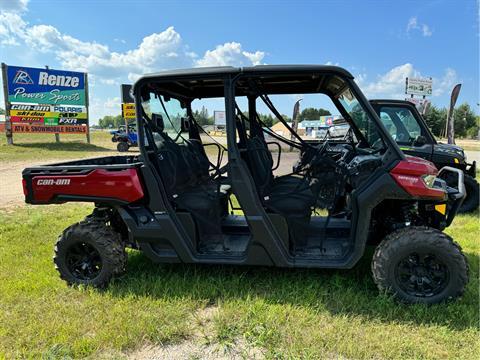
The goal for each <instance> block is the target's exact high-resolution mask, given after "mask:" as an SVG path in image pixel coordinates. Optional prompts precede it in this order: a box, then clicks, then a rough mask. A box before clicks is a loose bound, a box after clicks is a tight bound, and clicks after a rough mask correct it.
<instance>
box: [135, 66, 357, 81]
mask: <svg viewBox="0 0 480 360" xmlns="http://www.w3.org/2000/svg"><path fill="white" fill-rule="evenodd" d="M259 72H265V73H267V72H268V73H285V72H292V73H294V72H336V73H338V74H341V75H343V76H346V77H350V78H352V79H353V76H352V74H350V72H348V71H347V70H345V69H344V68H341V67H339V66H331V65H255V66H245V67H233V66H210V67H198V68H187V69H175V70H165V71H160V72H156V73H151V74H146V75H143V76H142V77H140V79H138V81H137V82H140V81H142V79H153V78H158V79H163V78H172V77H186V76H212V75H220V76H221V75H228V74H240V73H246V74H247V73H259Z"/></svg>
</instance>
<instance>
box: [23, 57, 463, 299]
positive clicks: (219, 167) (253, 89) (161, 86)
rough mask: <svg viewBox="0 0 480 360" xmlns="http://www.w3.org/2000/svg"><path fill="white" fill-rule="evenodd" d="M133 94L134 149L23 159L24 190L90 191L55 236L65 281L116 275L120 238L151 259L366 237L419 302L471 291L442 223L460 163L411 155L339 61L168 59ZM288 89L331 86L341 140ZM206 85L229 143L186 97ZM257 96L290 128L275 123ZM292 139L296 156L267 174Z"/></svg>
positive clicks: (295, 255) (279, 258) (270, 251)
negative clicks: (323, 131)
mask: <svg viewBox="0 0 480 360" xmlns="http://www.w3.org/2000/svg"><path fill="white" fill-rule="evenodd" d="M134 94H135V103H136V111H137V125H138V135H139V147H140V151H141V155H140V156H116V157H103V158H95V159H87V160H80V161H73V162H65V163H60V164H56V165H50V166H41V167H35V168H28V169H25V170H24V171H23V183H24V191H25V196H26V202H28V203H31V204H51V203H64V202H67V201H90V202H94V203H95V204H96V208H95V211H94V212H93V213H92V214H91V215H90V216H88V217H87V218H86V219H85V220H84V221H82V222H80V223H77V224H74V225H72V226H70V227H69V228H67V229H66V230H65V231H64V232H63V234H62V235H61V236H60V238H59V240H58V242H57V245H56V247H55V258H54V261H55V265H56V267H57V269H58V271H59V273H60V276H61V278H62V279H64V280H65V281H66V282H67V283H69V284H88V285H94V286H98V287H102V286H105V285H107V284H108V282H109V281H110V279H111V278H112V276H115V275H117V274H119V273H121V272H123V271H124V270H125V265H126V261H127V254H126V252H125V248H126V247H131V248H135V249H140V250H141V251H142V252H143V253H144V254H145V255H146V256H148V257H149V258H151V259H152V260H154V261H156V262H169V263H172V262H185V263H201V264H232V265H262V266H279V267H302V268H306V267H308V268H343V269H348V268H352V267H353V266H355V264H356V263H357V262H358V261H359V259H360V258H361V257H362V256H363V255H364V252H365V247H366V245H367V244H372V245H375V246H376V251H375V254H374V256H373V260H372V272H373V278H374V281H375V283H376V284H377V285H378V287H379V289H380V290H381V291H387V292H389V293H391V294H393V295H394V296H395V297H396V298H397V299H399V300H401V301H404V302H411V303H414V302H420V303H437V302H439V301H443V300H447V299H451V298H455V297H458V296H459V295H461V294H462V293H463V291H464V289H465V285H466V283H467V281H468V265H467V262H466V259H465V257H464V255H463V254H462V252H461V249H460V247H459V246H458V245H457V244H456V243H454V242H453V241H452V239H451V238H450V237H449V236H448V235H446V234H444V233H443V232H442V230H443V229H444V228H445V227H446V226H448V225H450V223H451V222H452V220H453V218H454V217H455V214H456V212H457V210H458V208H459V206H460V205H461V202H462V200H463V198H464V194H465V190H464V185H463V173H462V172H461V171H459V170H457V169H452V168H443V169H442V170H441V172H442V173H443V172H452V173H454V174H456V176H457V184H456V187H455V188H451V187H448V186H446V184H445V182H444V181H443V180H440V179H439V178H437V175H438V171H437V169H436V168H435V166H434V165H433V164H432V163H430V162H428V161H425V160H423V159H419V158H413V157H405V155H404V154H403V153H402V152H401V151H400V149H399V148H398V146H397V144H396V143H395V141H394V140H393V139H392V138H391V136H390V135H389V134H388V133H387V131H386V129H385V127H384V126H383V125H382V123H381V121H380V119H379V118H378V116H377V115H376V114H375V111H374V110H373V108H372V107H371V105H370V104H369V102H368V101H367V100H366V98H365V97H364V95H363V94H362V92H361V91H360V89H359V88H358V87H357V85H356V84H355V82H354V80H353V77H352V75H351V74H350V73H348V72H347V71H346V70H344V69H342V68H339V67H333V66H315V65H312V66H307V65H305V66H295V65H294V66H255V67H247V68H234V67H217V68H203V69H201V68H200V69H187V70H175V71H167V72H162V73H158V74H152V75H147V76H144V77H142V78H140V79H139V80H138V81H137V82H136V84H135V85H134ZM293 94H306V95H305V96H313V95H319V94H320V95H323V96H324V97H325V98H327V99H330V101H331V102H332V103H333V104H334V106H336V108H337V109H338V112H339V113H340V114H341V115H342V117H343V118H344V119H346V121H348V123H349V125H350V128H351V131H350V134H349V136H348V137H347V138H346V140H345V141H343V142H333V141H328V140H327V141H324V142H323V143H321V144H311V143H307V142H306V141H304V139H302V137H301V136H299V135H298V134H297V133H296V132H295V131H294V130H293V129H292V128H291V127H290V125H289V124H288V123H287V122H286V121H285V120H284V118H283V117H282V115H281V114H280V112H279V111H278V110H277V109H276V107H275V106H274V104H273V101H274V100H275V99H277V98H278V97H280V96H282V95H285V97H284V99H285V98H286V99H287V100H285V101H288V100H290V101H292V99H295V96H292V95H293ZM213 98H217V99H218V98H220V99H221V100H222V102H223V103H224V104H225V111H226V131H227V139H226V141H227V145H226V147H225V146H223V145H222V144H219V143H215V142H214V143H212V144H205V143H204V142H203V141H204V140H205V139H206V134H204V133H202V128H201V127H200V126H198V124H197V122H196V119H195V118H194V116H193V111H192V103H193V102H195V101H198V100H199V99H207V100H208V99H213ZM272 99H273V100H272ZM242 107H243V109H242ZM257 107H261V109H262V110H263V109H268V110H270V111H271V112H272V113H273V114H274V115H275V116H276V118H277V119H278V121H280V122H282V123H283V125H284V126H285V128H286V129H288V132H289V133H290V134H289V135H287V136H280V135H278V134H277V133H275V132H274V131H271V130H270V129H269V128H268V127H266V126H265V124H263V123H262V121H261V117H260V116H259V115H258V113H257ZM267 139H268V140H269V142H267ZM271 139H273V140H275V141H270V140H271ZM292 139H293V140H292ZM290 147H292V148H293V151H292V152H291V153H286V152H285V151H284V153H285V156H287V155H288V156H290V158H291V157H292V156H294V157H297V158H298V162H297V164H296V165H295V166H294V171H293V172H291V173H289V174H284V175H282V176H274V171H277V170H278V168H279V167H281V166H280V160H283V158H282V156H281V155H282V149H285V148H290ZM212 149H213V150H214V152H215V153H216V161H212V160H211V159H210V158H209V157H208V156H207V154H211V152H212ZM224 152H226V153H227V155H228V156H227V159H223V156H222V155H223V153H224ZM272 155H275V158H276V160H275V161H274V159H273V156H272Z"/></svg>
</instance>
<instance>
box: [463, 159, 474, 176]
mask: <svg viewBox="0 0 480 360" xmlns="http://www.w3.org/2000/svg"><path fill="white" fill-rule="evenodd" d="M465 173H467V174H468V175H470V176H471V177H473V178H475V177H476V176H477V162H476V161H473V162H472V163H471V164H467V166H466V168H465Z"/></svg>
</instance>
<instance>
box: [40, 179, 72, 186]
mask: <svg viewBox="0 0 480 360" xmlns="http://www.w3.org/2000/svg"><path fill="white" fill-rule="evenodd" d="M37 185H70V179H40V180H38V181H37Z"/></svg>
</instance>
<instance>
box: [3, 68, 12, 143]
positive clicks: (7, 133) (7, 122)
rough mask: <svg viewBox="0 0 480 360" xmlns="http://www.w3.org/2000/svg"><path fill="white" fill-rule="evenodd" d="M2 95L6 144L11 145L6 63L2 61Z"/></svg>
mask: <svg viewBox="0 0 480 360" xmlns="http://www.w3.org/2000/svg"><path fill="white" fill-rule="evenodd" d="M2 78H3V97H4V99H5V136H6V137H7V144H8V145H13V132H12V122H11V121H10V103H9V101H8V85H7V82H8V78H7V64H4V63H2Z"/></svg>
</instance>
